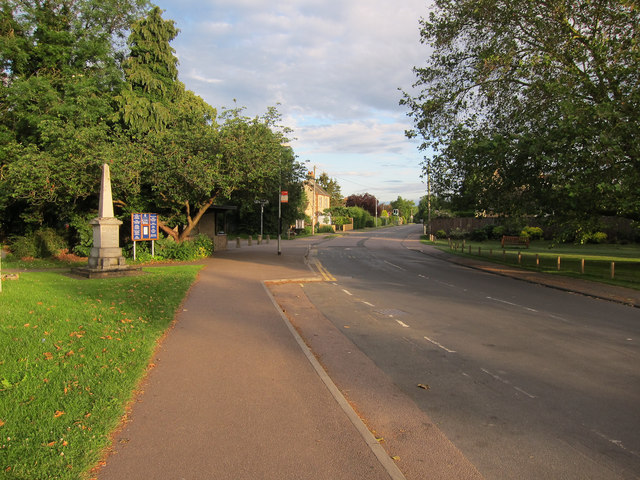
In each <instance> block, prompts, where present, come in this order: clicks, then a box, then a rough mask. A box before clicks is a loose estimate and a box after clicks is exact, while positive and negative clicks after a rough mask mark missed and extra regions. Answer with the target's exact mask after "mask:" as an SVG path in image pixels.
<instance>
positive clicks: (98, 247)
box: [73, 163, 142, 278]
mask: <svg viewBox="0 0 640 480" xmlns="http://www.w3.org/2000/svg"><path fill="white" fill-rule="evenodd" d="M89 224H90V225H91V226H92V227H93V248H92V249H91V252H90V253H89V266H88V267H81V268H76V269H74V270H73V272H74V273H77V274H78V275H82V276H84V277H89V278H104V277H118V276H125V275H135V274H137V273H140V272H141V270H142V267H134V266H131V265H127V263H126V260H125V258H124V257H123V256H122V249H121V248H120V225H122V222H121V221H120V220H118V219H117V218H115V216H114V214H113V197H112V194H111V173H110V172H109V165H107V164H106V163H105V164H104V165H103V166H102V179H101V181H100V205H99V208H98V217H97V218H94V219H93V220H91V221H90V222H89Z"/></svg>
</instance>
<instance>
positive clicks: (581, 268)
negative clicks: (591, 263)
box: [580, 258, 584, 275]
mask: <svg viewBox="0 0 640 480" xmlns="http://www.w3.org/2000/svg"><path fill="white" fill-rule="evenodd" d="M580 273H582V274H583V275H584V258H583V259H581V260H580Z"/></svg>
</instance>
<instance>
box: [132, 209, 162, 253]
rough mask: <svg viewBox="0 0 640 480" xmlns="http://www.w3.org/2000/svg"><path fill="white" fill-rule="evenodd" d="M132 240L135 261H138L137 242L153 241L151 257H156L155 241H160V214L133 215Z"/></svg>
mask: <svg viewBox="0 0 640 480" xmlns="http://www.w3.org/2000/svg"><path fill="white" fill-rule="evenodd" d="M131 240H133V259H134V260H135V259H136V242H141V241H151V256H152V257H155V241H156V240H158V214H157V213H132V214H131Z"/></svg>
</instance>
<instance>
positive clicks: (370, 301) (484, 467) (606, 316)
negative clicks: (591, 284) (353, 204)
mask: <svg viewBox="0 0 640 480" xmlns="http://www.w3.org/2000/svg"><path fill="white" fill-rule="evenodd" d="M420 232H421V227H420V226H415V225H410V226H405V227H397V228H391V229H384V230H377V231H372V232H366V233H353V234H350V235H348V236H345V237H341V238H336V239H332V240H329V241H323V242H321V243H319V244H318V245H317V255H318V258H319V259H320V261H321V262H322V264H323V266H324V267H325V268H326V269H327V270H328V271H329V272H330V273H331V274H332V275H334V276H335V277H336V279H337V281H336V282H335V283H324V284H310V285H308V286H307V287H305V292H306V293H307V295H308V297H309V298H310V300H311V301H312V302H313V303H314V304H315V305H316V307H318V308H319V309H320V310H321V311H322V312H323V313H324V315H325V316H326V317H327V318H329V319H330V320H331V321H332V322H333V323H334V324H335V325H336V326H337V327H338V328H340V329H341V331H342V332H343V333H344V334H345V335H347V336H348V337H349V338H350V339H351V340H352V341H353V342H354V343H355V344H356V345H357V346H358V347H359V348H360V349H361V350H362V351H363V352H364V353H365V354H366V355H367V356H369V357H370V358H371V359H372V360H373V361H374V362H375V363H376V364H377V365H378V366H379V367H380V368H381V369H382V370H383V371H385V372H386V373H387V374H388V375H390V376H391V377H392V378H393V380H394V382H395V383H396V384H397V385H398V386H399V387H400V388H401V389H403V390H404V391H405V392H406V393H407V394H408V395H409V396H411V397H412V398H413V399H414V400H415V402H416V403H417V404H418V405H419V407H420V408H421V409H423V410H424V411H425V412H426V413H427V414H428V415H429V416H430V417H431V418H432V419H433V420H434V422H435V423H436V424H437V425H438V426H439V427H440V428H441V429H442V430H443V432H444V433H445V434H446V435H447V436H448V437H449V439H450V440H451V441H452V442H453V443H454V444H455V445H456V446H457V447H458V448H459V449H460V450H462V452H463V453H464V454H465V455H466V456H467V458H469V459H470V460H471V461H472V462H473V463H474V464H475V465H476V467H477V468H478V469H479V470H480V472H481V473H482V474H483V475H484V476H485V477H486V478H487V479H495V480H498V479H500V480H502V479H545V480H548V479H576V480H578V479H580V480H582V479H602V480H611V479H634V478H640V310H639V309H636V308H632V307H626V306H622V305H618V304H614V303H609V302H605V301H601V300H595V299H591V298H587V297H584V296H580V295H574V294H570V293H566V292H561V291H558V290H553V289H550V288H546V287H541V286H537V285H533V284H529V283H525V282H521V281H517V280H513V279H509V278H505V277H501V276H496V275H491V274H487V273H483V272H479V271H475V270H471V269H468V268H465V267H461V266H458V265H455V264H451V263H448V262H445V261H442V260H439V259H437V258H435V257H433V256H429V255H425V254H423V253H419V252H417V251H415V250H412V249H411V246H412V243H411V242H410V241H408V238H409V237H410V236H411V237H412V238H416V235H417V234H419V233H420ZM413 245H414V246H415V243H414V244H413ZM345 326H348V327H349V328H344V327H345ZM418 384H423V385H426V386H428V389H421V388H417V385H418Z"/></svg>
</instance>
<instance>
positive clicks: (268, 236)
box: [267, 235, 271, 245]
mask: <svg viewBox="0 0 640 480" xmlns="http://www.w3.org/2000/svg"><path fill="white" fill-rule="evenodd" d="M269 240H271V235H267V245H268V244H269Z"/></svg>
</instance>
